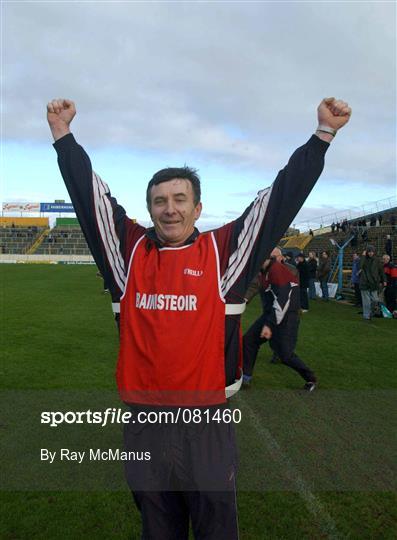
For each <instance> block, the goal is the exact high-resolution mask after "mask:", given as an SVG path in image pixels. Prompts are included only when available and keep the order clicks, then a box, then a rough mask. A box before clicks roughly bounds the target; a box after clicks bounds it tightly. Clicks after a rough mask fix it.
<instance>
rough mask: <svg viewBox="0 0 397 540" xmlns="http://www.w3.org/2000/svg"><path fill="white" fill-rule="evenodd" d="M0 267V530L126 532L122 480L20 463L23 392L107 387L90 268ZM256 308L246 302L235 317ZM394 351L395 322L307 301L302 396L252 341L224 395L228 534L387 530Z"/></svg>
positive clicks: (109, 361)
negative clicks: (233, 477) (313, 386)
mask: <svg viewBox="0 0 397 540" xmlns="http://www.w3.org/2000/svg"><path fill="white" fill-rule="evenodd" d="M0 273H1V279H2V281H1V282H2V287H1V294H2V301H3V310H2V321H1V322H2V347H1V350H2V357H3V358H2V367H1V372H2V393H1V395H2V399H3V400H4V401H3V404H2V406H1V414H2V419H1V432H2V435H3V436H2V440H3V443H2V444H3V448H2V457H3V459H2V465H3V473H2V478H3V479H4V478H5V479H6V480H3V481H2V486H3V490H2V492H1V510H0V513H1V520H0V522H1V525H0V537H1V538H5V539H25V538H26V539H27V538H29V539H30V538H37V539H41V538H43V539H58V538H59V539H74V538H76V539H77V538H79V539H80V538H87V539H91V538H92V539H110V538H112V539H113V538H115V539H120V540H121V539H137V540H138V539H139V538H140V519H139V515H138V512H137V511H136V509H135V507H134V505H133V503H132V500H131V497H130V494H129V492H128V491H127V490H126V489H121V490H116V491H114V490H113V491H109V490H104V489H102V490H95V489H93V487H92V486H91V487H89V488H88V487H87V489H79V490H78V491H76V490H68V491H65V490H47V489H43V488H42V489H40V486H41V487H42V478H41V477H34V476H32V475H31V474H30V472H31V471H30V466H29V464H31V468H32V469H34V468H35V467H36V466H37V462H38V461H39V456H38V455H36V454H34V453H31V454H30V452H31V447H32V445H33V441H34V439H35V437H37V436H38V433H39V427H40V426H39V419H38V417H37V415H36V416H33V415H32V416H31V417H30V416H29V415H30V414H32V413H31V410H33V408H34V404H33V405H32V407H30V401H29V400H30V399H32V395H34V396H36V397H37V396H40V398H42V397H43V396H44V397H43V399H45V397H46V396H58V397H59V396H61V395H63V398H62V399H64V403H65V400H66V403H67V399H68V395H69V394H68V392H82V393H84V392H91V391H92V392H95V393H96V394H98V392H99V393H100V392H102V393H104V394H105V393H106V392H109V393H111V392H112V391H113V390H114V388H115V383H114V370H115V363H116V356H117V341H118V336H117V331H116V328H115V325H114V322H113V316H112V312H111V307H110V299H109V297H108V296H107V295H103V294H101V293H102V281H101V280H99V279H98V278H96V277H95V268H94V267H92V266H52V265H30V266H23V265H1V267H0ZM259 312H260V306H259V302H258V300H254V301H253V302H252V303H251V304H250V306H248V309H247V312H246V314H245V315H244V319H243V324H244V327H245V328H246V327H247V326H248V325H249V324H250V323H251V322H253V320H254V319H255V318H256V316H257V315H258V314H259ZM396 350H397V321H395V320H386V319H376V320H374V321H373V322H371V323H365V322H364V321H363V320H362V319H361V316H360V315H358V314H357V310H356V309H355V308H353V307H352V306H348V305H341V304H337V303H336V302H330V303H328V304H324V303H322V302H320V301H315V302H312V303H311V306H310V310H309V313H307V314H304V315H303V317H302V321H301V329H300V337H299V344H298V349H297V351H298V353H299V354H300V356H301V357H302V359H304V361H306V362H307V363H308V364H309V365H310V367H312V369H313V370H314V371H315V372H316V374H317V376H318V378H319V388H318V390H316V391H315V392H314V393H313V394H304V393H303V392H302V390H301V387H302V383H303V381H301V379H300V378H299V376H298V375H297V374H296V373H294V372H293V371H292V370H290V369H288V368H286V367H285V366H283V365H279V364H275V365H274V364H270V363H269V359H270V356H271V353H270V350H269V348H268V347H267V346H264V347H262V349H261V351H260V354H259V357H258V362H257V367H256V371H255V376H254V381H253V385H252V389H250V390H249V391H244V392H240V394H239V395H238V396H237V397H236V398H234V399H233V400H232V405H233V406H234V407H238V408H240V409H241V411H242V418H243V420H242V422H241V424H239V425H237V426H236V429H237V433H238V440H239V451H240V472H239V493H238V508H239V522H240V532H241V535H240V536H241V538H242V540H257V539H269V538H270V539H304V538H308V539H318V538H350V539H356V538H357V539H389V538H390V539H394V538H396V524H397V512H396V508H397V504H396V503H397V498H396V493H395V490H396V483H395V472H396V471H395V461H396V460H395V446H394V447H393V444H394V443H395V435H394V433H393V427H394V429H395V412H394V411H395V408H396V407H395V395H396V393H395V388H396V378H395V357H396ZM62 393H64V394H62ZM65 396H66V397H65ZM59 399H61V398H59ZM57 405H58V406H59V403H54V404H53V408H54V410H56V409H57ZM62 409H63V410H64V409H65V410H67V409H68V408H67V406H66V405H65V406H64V407H62ZM71 409H73V407H71ZM22 414H23V418H22V416H21V415H22ZM17 417H18V421H19V419H20V418H22V419H23V420H24V421H25V423H23V422H22V423H18V422H16V421H15V419H16V418H17ZM59 433H61V434H62V433H66V431H64V432H59ZM21 452H23V453H22V454H21ZM393 452H394V454H393ZM16 456H17V457H18V458H16ZM22 462H23V466H22V465H21V463H22ZM18 464H19V465H18ZM47 466H48V465H47ZM42 470H43V471H44V469H42ZM77 470H78V471H79V469H77ZM76 474H77V476H76V479H75V480H76V485H78V486H80V485H84V482H85V479H84V477H83V478H81V477H78V475H79V472H77V473H76ZM27 478H30V480H31V481H33V480H35V481H36V482H37V483H36V484H35V485H37V487H38V489H34V488H32V484H29V486H27V485H25V484H24V479H27ZM35 478H36V479H35ZM13 482H14V484H13ZM12 485H14V486H16V487H14V488H13V489H11V488H10V486H12ZM87 486H88V482H87Z"/></svg>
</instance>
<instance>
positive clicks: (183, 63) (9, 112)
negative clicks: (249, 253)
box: [1, 1, 396, 229]
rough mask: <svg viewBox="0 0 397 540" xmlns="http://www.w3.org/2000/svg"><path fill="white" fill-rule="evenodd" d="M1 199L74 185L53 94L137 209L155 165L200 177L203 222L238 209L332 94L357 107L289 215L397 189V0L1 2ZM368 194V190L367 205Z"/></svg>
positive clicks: (49, 195)
mask: <svg viewBox="0 0 397 540" xmlns="http://www.w3.org/2000/svg"><path fill="white" fill-rule="evenodd" d="M1 60H2V62H1V65H2V75H3V77H2V78H3V87H2V107H3V125H2V150H3V152H2V155H3V163H2V176H3V179H4V181H3V187H2V193H1V199H2V201H4V202H6V201H15V200H26V201H32V202H33V201H38V202H40V201H42V202H44V201H46V202H47V201H52V200H54V199H59V198H65V199H66V200H69V198H68V195H67V193H66V190H65V188H64V187H63V183H62V179H61V177H60V174H59V172H58V169H57V165H56V156H55V152H54V150H53V149H52V147H51V138H50V133H49V129H48V126H47V124H46V118H45V106H46V103H47V102H48V101H49V100H51V99H52V98H54V97H67V98H70V99H73V100H74V101H75V103H76V106H77V109H78V114H77V116H76V119H75V121H74V122H73V124H72V131H73V133H74V134H75V136H76V138H77V140H78V141H79V142H80V143H81V144H82V145H83V146H84V147H85V149H86V150H87V151H88V153H89V155H90V157H91V160H92V162H93V166H94V169H95V170H96V171H97V172H98V173H99V174H100V175H101V176H102V178H103V179H104V180H105V181H106V182H107V183H108V184H109V186H110V187H111V190H112V193H113V194H114V195H115V196H116V197H117V199H118V200H119V201H120V202H121V204H123V205H124V206H125V208H126V209H127V212H128V214H129V215H130V216H131V217H136V218H138V219H139V220H140V221H141V222H144V223H145V221H147V220H148V216H147V212H146V210H145V204H144V200H145V188H146V184H147V181H148V180H149V179H150V178H151V176H152V175H153V173H154V172H155V171H156V170H158V169H160V168H163V167H165V166H169V165H170V166H180V165H183V164H184V163H187V164H188V165H191V166H194V167H197V168H198V169H199V173H200V175H201V178H202V184H203V185H202V191H203V206H204V211H203V212H204V217H203V218H202V219H201V220H200V225H201V227H202V228H203V229H204V228H207V227H210V226H214V225H217V224H222V223H224V222H226V221H229V220H230V219H233V218H234V217H235V216H237V215H239V214H240V213H241V212H242V211H243V210H244V208H245V207H246V206H247V205H248V204H249V203H250V201H251V200H252V198H253V197H254V196H255V194H256V192H257V191H258V190H259V189H261V188H262V187H265V186H267V185H269V184H270V183H271V182H272V181H273V179H274V177H275V176H276V174H277V172H278V170H279V169H280V168H282V167H283V166H284V165H285V163H286V162H287V161H288V158H289V156H290V154H291V153H292V152H293V151H294V150H295V148H296V147H298V146H300V145H301V144H303V143H304V142H306V140H307V139H308V138H309V137H310V135H311V134H312V133H313V131H314V130H315V127H316V107H317V105H318V104H319V102H320V101H321V99H322V98H323V97H325V96H336V97H338V98H342V99H344V100H346V101H348V102H349V104H350V105H351V107H352V108H353V116H352V119H351V122H350V123H349V125H348V126H346V127H345V128H344V129H343V130H342V131H341V132H340V133H338V135H337V137H336V139H335V141H334V142H333V143H332V145H331V148H330V149H329V151H328V154H327V157H326V168H325V171H324V173H323V175H322V176H321V178H320V180H319V182H318V184H317V186H316V187H315V189H314V190H313V192H312V194H311V195H310V197H309V198H308V200H307V201H306V204H305V207H304V209H303V210H302V211H301V212H300V214H299V215H298V217H297V218H296V219H295V222H297V223H299V222H300V221H302V220H303V219H305V220H307V219H313V218H314V217H316V216H319V215H322V214H330V213H332V212H334V211H335V210H343V209H345V208H347V207H350V206H358V205H362V204H367V203H371V202H373V201H377V200H379V199H384V198H387V197H393V196H394V197H395V195H396V4H395V3H394V2H332V3H331V2H315V3H312V2H304V3H303V2H299V3H298V2H294V3H291V2H280V1H279V2H275V3H273V2H266V3H265V2H263V3H259V2H252V3H250V2H247V1H245V2H241V3H240V2H151V3H149V2H4V3H3V4H2V58H1ZM368 207H369V206H368Z"/></svg>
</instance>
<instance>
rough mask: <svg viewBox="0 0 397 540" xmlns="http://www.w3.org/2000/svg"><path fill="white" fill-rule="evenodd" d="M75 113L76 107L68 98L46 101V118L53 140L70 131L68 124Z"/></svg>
mask: <svg viewBox="0 0 397 540" xmlns="http://www.w3.org/2000/svg"><path fill="white" fill-rule="evenodd" d="M75 114H76V107H75V104H74V103H73V101H71V100H70V99H53V100H52V101H50V102H49V103H47V120H48V124H49V126H50V129H51V133H52V135H53V137H54V140H55V141H57V140H58V139H60V138H61V137H64V136H65V135H67V134H68V133H70V129H69V125H70V123H71V121H72V120H73V118H74V116H75Z"/></svg>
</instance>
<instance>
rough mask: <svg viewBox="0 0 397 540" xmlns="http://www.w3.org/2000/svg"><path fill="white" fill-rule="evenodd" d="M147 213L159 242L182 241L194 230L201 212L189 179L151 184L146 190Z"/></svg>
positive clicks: (171, 243) (176, 242)
mask: <svg viewBox="0 0 397 540" xmlns="http://www.w3.org/2000/svg"><path fill="white" fill-rule="evenodd" d="M150 196H151V199H150V209H149V212H150V217H151V218H152V221H153V224H154V228H155V230H156V233H157V236H158V237H159V240H160V241H161V242H164V243H165V244H168V245H170V246H173V247H177V246H180V245H182V244H183V243H184V242H185V241H186V240H187V239H188V238H189V236H190V235H191V234H192V233H193V231H194V224H195V222H196V220H197V219H198V218H199V217H200V214H201V208H202V206H201V203H198V204H197V205H195V204H194V193H193V187H192V184H191V182H190V181H189V180H184V179H182V178H174V179H173V180H169V181H168V182H162V183H161V184H157V185H156V186H153V187H152V189H151V192H150Z"/></svg>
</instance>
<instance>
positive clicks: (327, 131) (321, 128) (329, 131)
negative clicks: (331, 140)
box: [316, 124, 336, 137]
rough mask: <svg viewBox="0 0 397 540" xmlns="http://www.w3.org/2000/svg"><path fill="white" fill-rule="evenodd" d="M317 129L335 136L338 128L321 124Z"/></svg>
mask: <svg viewBox="0 0 397 540" xmlns="http://www.w3.org/2000/svg"><path fill="white" fill-rule="evenodd" d="M316 131H322V132H323V133H329V134H330V135H332V136H333V137H335V135H336V129H332V128H330V127H328V126H323V125H322V124H320V125H319V126H318V128H317V129H316Z"/></svg>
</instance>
